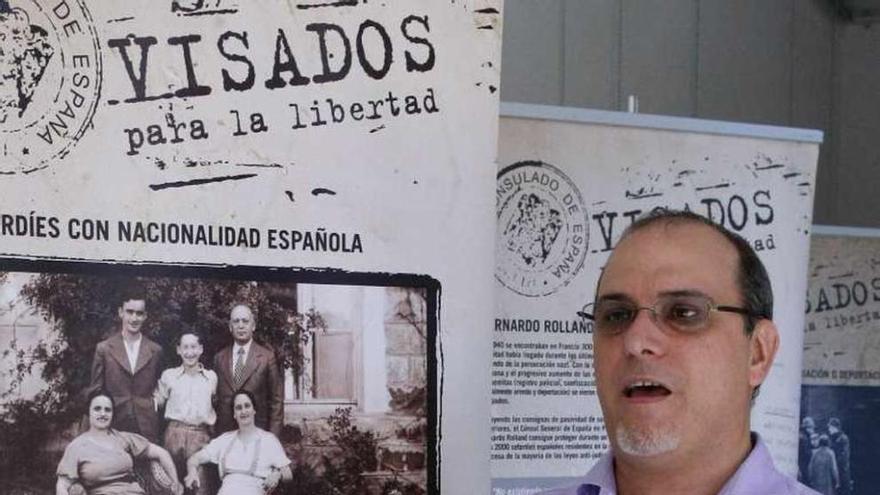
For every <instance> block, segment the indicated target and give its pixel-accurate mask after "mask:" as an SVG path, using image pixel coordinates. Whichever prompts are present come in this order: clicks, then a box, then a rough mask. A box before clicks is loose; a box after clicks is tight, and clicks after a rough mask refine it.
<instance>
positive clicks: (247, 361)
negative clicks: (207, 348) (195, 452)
mask: <svg viewBox="0 0 880 495" xmlns="http://www.w3.org/2000/svg"><path fill="white" fill-rule="evenodd" d="M256 326H257V324H256V321H255V318H254V313H253V311H251V309H250V308H249V307H248V306H246V305H244V304H239V305H237V306H235V307H234V308H232V312H231V313H230V315H229V332H230V333H231V334H232V339H233V341H234V342H233V344H232V345H231V346H228V347H225V348H224V349H222V350H221V351H220V352H218V353H217V354H216V355H215V356H214V371H215V372H216V373H217V423H216V429H215V434H220V433H223V432H226V431H230V430H234V429H235V428H236V427H237V425H236V424H235V420H234V419H233V418H232V399H233V396H234V395H235V392H236V391H237V390H240V389H243V390H247V391H249V392H250V393H252V394H253V395H254V398H255V399H256V401H257V403H256V404H254V405H255V406H256V409H257V415H256V424H257V426H259V427H260V428H263V429H264V430H268V431H271V432H272V433H274V434H275V436H279V435H280V434H281V425H282V422H283V419H284V383H283V380H282V377H281V368H280V366H279V365H278V361H277V360H276V359H275V353H274V352H272V351H271V350H270V349H267V348H265V347H263V346H261V345H259V344H257V343H256V342H254V340H253V337H254V330H255V329H256Z"/></svg>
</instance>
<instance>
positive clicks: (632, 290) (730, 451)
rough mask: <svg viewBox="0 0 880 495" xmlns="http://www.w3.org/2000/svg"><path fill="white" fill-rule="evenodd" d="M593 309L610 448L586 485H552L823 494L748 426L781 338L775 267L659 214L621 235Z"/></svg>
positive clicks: (613, 494)
mask: <svg viewBox="0 0 880 495" xmlns="http://www.w3.org/2000/svg"><path fill="white" fill-rule="evenodd" d="M593 310H594V312H593V314H592V315H588V316H589V317H591V318H592V319H593V320H594V327H593V351H594V363H593V364H594V368H595V375H596V386H597V391H598V395H599V401H600V404H601V406H602V412H603V414H604V420H605V427H606V430H607V432H608V438H609V441H610V444H611V450H610V452H608V453H606V455H605V456H604V457H603V458H601V459H600V460H599V462H598V463H597V464H596V466H594V467H593V469H592V470H591V471H590V472H589V473H588V474H587V475H586V477H585V478H584V479H583V480H582V481H581V483H580V485H578V486H575V487H572V488H569V489H562V490H554V491H551V492H549V493H550V494H554V495H653V494H663V495H670V494H682V495H684V494H687V495H716V494H718V495H740V494H748V495H788V494H814V493H815V492H813V491H811V490H810V489H809V488H806V487H804V486H803V485H800V484H799V483H797V481H795V480H793V479H791V478H789V477H787V476H785V475H783V474H781V473H779V472H778V471H777V470H776V469H775V467H774V466H773V462H772V460H771V458H770V454H769V452H768V450H767V447H766V446H765V445H764V443H763V441H762V440H761V439H760V437H758V436H757V435H755V434H750V425H749V412H750V408H751V403H752V401H753V398H754V396H755V394H756V393H757V389H758V387H759V386H760V384H761V383H762V382H763V381H764V379H765V377H766V376H767V374H768V372H769V371H770V367H771V365H772V363H773V357H774V355H775V354H776V348H777V346H778V343H779V336H778V333H777V330H776V327H775V326H774V325H773V322H772V321H771V318H772V312H773V296H772V292H771V289H770V282H769V279H768V276H767V272H766V270H765V269H764V267H763V265H762V264H761V262H760V260H759V259H758V258H757V256H756V255H755V253H754V251H753V250H752V248H751V247H750V246H749V244H748V243H747V242H746V241H745V240H743V239H742V238H740V237H739V236H737V235H735V234H732V233H729V232H727V231H726V230H724V229H723V228H721V227H719V226H717V225H715V224H712V223H711V222H709V221H708V220H706V219H704V218H702V217H700V216H698V215H694V214H692V213H689V212H673V211H667V210H662V211H657V212H654V213H652V214H650V215H648V216H647V217H644V218H642V219H640V220H638V221H637V222H635V223H634V224H633V225H632V226H631V227H630V228H628V229H627V230H626V231H625V232H624V233H623V236H622V238H621V240H620V241H619V242H618V244H617V246H616V248H615V249H614V251H613V252H612V254H611V257H610V258H609V259H608V263H607V264H606V266H605V269H604V271H603V273H602V276H601V277H600V279H599V283H598V287H597V289H596V299H595V304H594V307H593Z"/></svg>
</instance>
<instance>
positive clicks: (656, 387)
mask: <svg viewBox="0 0 880 495" xmlns="http://www.w3.org/2000/svg"><path fill="white" fill-rule="evenodd" d="M671 393H672V392H671V391H670V390H669V389H668V388H666V386H665V385H663V384H662V383H659V382H654V381H650V380H639V381H637V382H633V383H631V384H629V385H627V387H626V388H625V389H624V390H623V395H624V396H626V397H627V398H630V399H640V398H654V397H665V396H667V395H669V394H671Z"/></svg>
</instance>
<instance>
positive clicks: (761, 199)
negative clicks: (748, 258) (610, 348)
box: [491, 105, 821, 495]
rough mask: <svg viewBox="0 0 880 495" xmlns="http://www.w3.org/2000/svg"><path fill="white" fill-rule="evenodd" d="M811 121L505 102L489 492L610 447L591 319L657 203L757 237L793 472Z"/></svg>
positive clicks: (774, 394)
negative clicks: (613, 265) (792, 123)
mask: <svg viewBox="0 0 880 495" xmlns="http://www.w3.org/2000/svg"><path fill="white" fill-rule="evenodd" d="M820 139H821V134H820V133H818V132H814V131H802V130H785V129H780V128H772V127H766V126H746V125H739V124H729V123H721V122H707V121H698V120H693V119H677V118H668V117H657V116H645V115H631V114H620V113H614V112H597V111H583V110H575V109H567V108H554V107H538V106H530V105H509V106H505V107H503V113H502V119H501V124H500V134H499V164H498V166H499V171H498V177H497V187H496V194H495V199H496V209H497V217H498V226H497V232H496V235H497V240H496V270H495V278H496V281H497V283H496V293H497V294H498V296H497V300H496V318H495V325H494V327H493V332H494V350H493V359H492V404H493V405H492V449H491V450H492V477H493V481H492V486H493V490H492V493H493V494H497V495H506V494H514V493H516V494H526V493H533V492H535V491H538V490H539V489H542V488H548V487H553V486H560V485H566V484H570V483H571V482H572V481H573V480H574V477H577V476H580V475H583V474H584V473H586V471H587V470H588V469H589V468H590V467H591V466H592V464H593V463H594V462H595V460H596V459H597V458H598V457H599V456H601V455H602V453H603V452H604V451H605V450H606V449H607V448H608V439H607V436H606V433H605V430H604V426H603V422H602V413H601V410H600V407H599V402H598V397H597V396H596V390H595V382H594V376H593V370H592V357H593V356H592V338H591V332H592V324H591V322H589V321H587V320H585V319H582V318H580V317H579V316H578V315H577V314H576V313H577V312H578V311H582V310H584V311H588V312H589V306H590V305H591V304H592V302H593V299H594V290H595V287H596V282H597V278H598V276H599V273H600V271H601V269H602V266H603V265H604V263H605V262H606V260H607V257H608V255H609V253H610V252H611V250H612V248H613V247H614V245H615V243H616V241H617V239H618V238H619V236H620V233H621V232H622V231H623V230H624V229H625V228H626V227H627V226H628V225H629V224H630V223H632V222H633V221H634V220H635V219H636V218H638V217H639V215H641V214H643V213H645V212H649V211H651V210H652V209H653V208H657V207H666V208H673V209H683V210H689V211H692V212H695V213H698V214H700V215H704V216H706V217H708V218H710V219H712V220H713V221H715V222H718V223H720V224H722V225H723V226H725V227H726V228H728V229H730V230H732V231H734V232H737V233H739V234H740V235H742V236H743V237H745V238H746V239H747V240H748V241H749V242H750V243H751V244H752V246H753V247H754V249H755V250H756V251H757V253H758V254H759V255H760V257H761V259H762V260H763V261H764V263H765V264H766V266H767V268H768V270H769V273H770V276H771V279H772V283H773V289H774V294H775V317H774V320H775V322H776V324H777V325H778V327H779V330H780V334H781V348H780V351H779V353H778V354H777V356H776V361H775V364H774V366H773V369H772V371H771V373H770V376H769V378H768V380H767V381H766V382H765V383H764V385H763V386H762V387H761V393H760V396H759V398H758V399H757V403H756V405H755V406H754V409H753V417H752V428H753V429H755V430H757V431H758V432H760V433H761V434H762V436H763V438H764V439H765V440H766V442H767V444H768V445H769V447H770V450H771V452H772V454H773V456H774V458H775V460H776V462H777V465H778V466H780V467H781V469H783V470H785V471H788V472H791V473H794V471H795V469H796V457H797V449H796V430H797V418H798V407H799V401H798V400H799V391H800V368H801V343H802V324H803V318H804V316H803V304H804V301H803V298H802V296H801V294H803V291H804V290H806V274H805V271H804V268H805V266H806V263H807V257H808V251H809V233H810V225H811V212H812V205H813V186H814V177H815V167H816V159H817V153H818V141H819V140H820Z"/></svg>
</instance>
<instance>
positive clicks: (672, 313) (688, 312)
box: [666, 304, 704, 324]
mask: <svg viewBox="0 0 880 495" xmlns="http://www.w3.org/2000/svg"><path fill="white" fill-rule="evenodd" d="M703 313H704V311H703V310H702V309H700V308H699V307H696V306H691V305H688V304H674V305H672V306H670V307H669V310H667V311H666V317H667V318H668V319H669V321H672V322H675V323H678V324H694V323H700V322H702V321H703Z"/></svg>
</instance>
